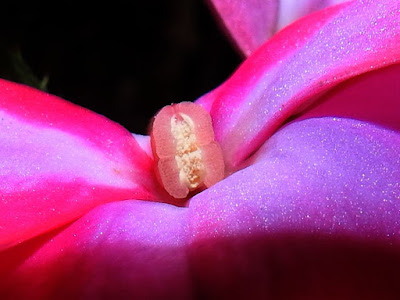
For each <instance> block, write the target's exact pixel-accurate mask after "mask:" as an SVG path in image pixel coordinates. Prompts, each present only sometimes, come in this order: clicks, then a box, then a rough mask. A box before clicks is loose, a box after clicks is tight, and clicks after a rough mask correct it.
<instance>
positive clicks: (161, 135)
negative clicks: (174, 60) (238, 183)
mask: <svg viewBox="0 0 400 300" xmlns="http://www.w3.org/2000/svg"><path fill="white" fill-rule="evenodd" d="M151 144H152V148H153V155H154V158H155V165H156V166H155V170H156V172H157V174H158V176H159V180H160V182H161V183H162V185H163V186H164V188H165V189H166V191H167V192H168V193H169V194H170V195H171V196H173V197H174V198H185V197H186V196H187V195H188V193H189V192H190V191H193V190H196V189H198V188H202V187H203V186H205V187H210V186H212V185H214V184H215V183H216V182H218V181H220V180H222V179H223V177H224V160H223V156H222V152H221V148H220V146H219V145H218V143H217V142H215V141H214V131H213V127H212V123H211V118H210V115H209V114H208V112H207V111H206V110H205V109H204V108H202V107H201V106H200V105H198V104H194V103H192V102H181V103H178V104H172V105H169V106H166V107H164V108H163V109H161V111H160V112H159V113H158V114H157V115H156V116H155V118H154V122H153V124H152V130H151Z"/></svg>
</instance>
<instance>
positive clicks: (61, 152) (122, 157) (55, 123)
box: [0, 80, 157, 248]
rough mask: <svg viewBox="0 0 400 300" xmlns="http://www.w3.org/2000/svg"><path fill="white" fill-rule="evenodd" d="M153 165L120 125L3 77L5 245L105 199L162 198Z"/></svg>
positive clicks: (0, 122) (1, 240) (0, 227)
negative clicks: (155, 180) (157, 196)
mask: <svg viewBox="0 0 400 300" xmlns="http://www.w3.org/2000/svg"><path fill="white" fill-rule="evenodd" d="M151 166H152V159H151V158H150V157H148V155H147V154H146V153H145V152H144V151H143V150H142V149H141V148H140V146H139V145H138V144H137V142H136V141H135V139H134V138H133V136H132V135H131V134H130V133H129V132H128V131H126V130H125V129H124V128H122V127H121V126H120V125H118V124H116V123H114V122H111V121H110V120H108V119H106V118H105V117H103V116H100V115H97V114H95V113H92V112H90V111H89V110H86V109H84V108H81V107H78V106H76V105H73V104H72V103H69V102H67V101H64V100H62V99H59V98H57V97H55V96H51V95H49V94H46V93H43V92H40V91H37V90H35V89H32V88H29V87H26V86H23V85H19V84H15V83H11V82H7V81H3V80H2V81H0V179H1V180H0V199H1V201H0V214H1V215H0V248H4V247H8V246H10V245H13V244H15V243H18V242H20V241H23V240H25V239H27V238H31V237H33V236H35V235H38V234H40V233H43V232H46V231H48V230H51V229H53V228H55V227H58V226H61V225H63V224H65V223H67V222H71V221H72V220H74V219H76V218H77V217H79V216H81V215H82V214H84V213H85V212H87V211H88V210H90V209H91V208H93V207H94V206H96V205H98V204H100V203H104V202H110V201H115V200H123V199H128V198H130V197H133V196H134V197H136V198H137V199H153V198H155V197H156V196H155V195H154V193H155V192H156V190H157V189H156V188H155V186H154V179H153V178H152V173H151Z"/></svg>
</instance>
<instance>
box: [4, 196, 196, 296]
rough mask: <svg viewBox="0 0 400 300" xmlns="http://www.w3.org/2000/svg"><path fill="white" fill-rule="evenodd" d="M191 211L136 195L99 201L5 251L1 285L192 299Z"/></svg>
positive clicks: (48, 292) (33, 292) (38, 292)
mask: <svg viewBox="0 0 400 300" xmlns="http://www.w3.org/2000/svg"><path fill="white" fill-rule="evenodd" d="M186 211H187V210H186V209H184V208H178V207H175V206H172V205H168V204H164V203H156V202H148V201H137V200H133V201H130V200H127V201H120V202H114V203H108V204H105V205H102V206H99V207H96V208H95V209H93V210H92V211H91V212H90V213H88V214H87V215H85V216H83V217H81V218H80V219H79V220H77V221H76V222H75V223H73V224H71V225H70V226H68V227H67V228H65V229H64V230H62V231H60V232H58V233H56V234H55V235H54V236H47V237H45V238H42V239H38V240H37V241H29V242H27V244H29V243H30V245H24V244H22V245H19V246H17V247H15V249H9V250H7V251H4V252H3V253H0V262H1V266H0V279H1V280H0V293H1V295H3V296H4V295H9V296H10V298H12V299H27V298H29V299H111V298H112V299H115V298H117V299H160V298H165V296H166V295H168V298H171V299H189V291H191V281H190V276H189V270H188V264H187V254H186V251H184V247H185V244H186V241H187V237H186V230H185V223H186ZM19 261H21V262H20V263H19V264H18V262H19ZM7 262H12V263H11V266H8V268H4V265H5V266H6V267H7ZM12 264H14V267H12V266H13V265H12ZM21 286H23V287H24V288H21Z"/></svg>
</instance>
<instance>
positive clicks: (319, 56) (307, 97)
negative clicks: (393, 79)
mask: <svg viewBox="0 0 400 300" xmlns="http://www.w3.org/2000/svg"><path fill="white" fill-rule="evenodd" d="M399 34H400V3H399V2H398V1H355V2H348V3H343V4H340V5H337V6H332V7H329V8H327V9H325V10H322V11H319V12H317V13H314V14H312V15H309V16H307V17H305V18H303V19H301V20H299V21H298V22H295V23H294V24H292V25H291V26H289V27H287V28H285V29H284V30H283V31H281V32H280V33H279V34H277V35H275V36H274V37H273V38H272V39H271V40H270V41H269V42H267V43H266V44H264V45H263V46H262V47H261V48H259V49H258V50H257V51H256V52H255V53H254V54H253V55H252V56H250V57H249V58H248V59H247V60H246V61H245V62H244V63H243V65H242V66H241V67H240V68H239V69H238V71H237V72H236V73H234V74H233V76H232V77H231V78H230V79H229V80H228V81H227V82H225V83H224V84H223V85H222V86H220V87H219V88H217V89H215V90H214V91H212V92H210V93H208V94H206V95H205V96H203V97H202V98H200V99H199V101H198V103H200V104H202V105H204V106H205V107H207V108H210V114H211V116H212V118H213V120H214V129H215V135H216V140H217V141H219V142H220V144H221V147H222V149H223V152H224V156H225V162H226V166H227V168H229V169H233V170H235V169H236V167H237V166H238V165H240V164H241V163H242V162H243V161H244V160H245V159H247V158H248V157H249V155H251V153H253V152H254V151H256V150H257V148H258V147H259V146H260V145H261V144H262V143H264V142H265V140H266V139H267V138H268V137H269V136H271V134H273V132H274V131H275V130H276V129H277V128H278V127H279V126H281V125H282V123H283V122H284V121H285V120H287V118H288V117H290V116H292V115H294V114H296V113H298V112H300V111H302V110H303V109H304V108H305V107H307V106H308V105H310V104H311V103H313V101H315V100H317V96H318V95H321V94H322V93H323V92H326V91H327V90H328V89H330V88H332V87H333V86H334V85H336V84H338V83H340V82H342V81H344V80H346V79H348V78H351V77H353V76H356V75H358V74H362V73H365V72H368V71H371V70H374V69H377V68H381V67H384V66H388V65H390V64H394V63H396V62H398V61H399V60H400V39H399V38H398V36H399Z"/></svg>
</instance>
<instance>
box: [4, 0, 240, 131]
mask: <svg viewBox="0 0 400 300" xmlns="http://www.w3.org/2000/svg"><path fill="white" fill-rule="evenodd" d="M132 3H133V5H134V7H133V8H131V5H130V4H132ZM81 4H82V2H81ZM2 10H3V14H2V18H3V19H1V20H0V24H1V26H0V33H1V36H0V77H1V78H6V79H9V80H12V81H17V82H23V83H26V84H29V85H32V86H35V87H37V88H42V89H44V90H46V91H48V92H49V93H51V94H55V95H57V96H60V97H62V98H64V99H67V100H69V101H71V102H74V103H76V104H79V105H81V106H84V107H86V108H89V109H91V110H93V111H95V112H97V113H100V114H103V115H105V116H107V117H108V118H110V119H112V120H114V121H116V122H118V123H120V124H122V125H123V126H124V127H126V128H127V129H128V130H129V131H131V132H135V133H141V134H145V133H146V132H147V127H148V123H149V120H150V119H151V117H152V116H153V115H154V114H155V113H156V112H157V111H158V110H159V109H160V108H161V107H162V106H164V105H167V104H170V103H172V102H180V101H193V100H195V99H196V98H198V97H200V96H201V95H203V94H204V93H206V92H208V91H210V90H211V89H213V88H215V87H217V86H218V85H219V84H220V83H222V82H223V81H224V80H225V79H227V78H228V77H229V75H230V74H232V72H233V71H234V70H235V69H236V68H237V66H238V65H239V63H240V61H241V57H240V55H239V53H238V52H237V51H236V50H235V49H234V47H233V46H232V44H231V43H230V40H229V38H228V37H226V36H225V35H224V32H223V30H222V29H221V28H220V27H219V25H218V21H217V20H216V19H215V18H214V15H213V13H212V11H211V10H210V8H209V6H208V4H207V2H206V0H170V1H135V2H129V3H126V4H124V5H121V4H117V3H112V2H107V3H106V4H100V3H96V6H91V7H89V6H87V5H85V6H84V7H82V5H79V3H78V4H75V3H71V2H64V3H63V2H57V3H54V5H53V6H52V7H51V6H50V7H49V6H48V5H46V6H45V7H43V6H41V5H40V4H39V3H37V2H32V3H30V4H28V5H24V6H22V5H21V4H19V6H15V7H12V6H7V7H6V6H3V9H2Z"/></svg>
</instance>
